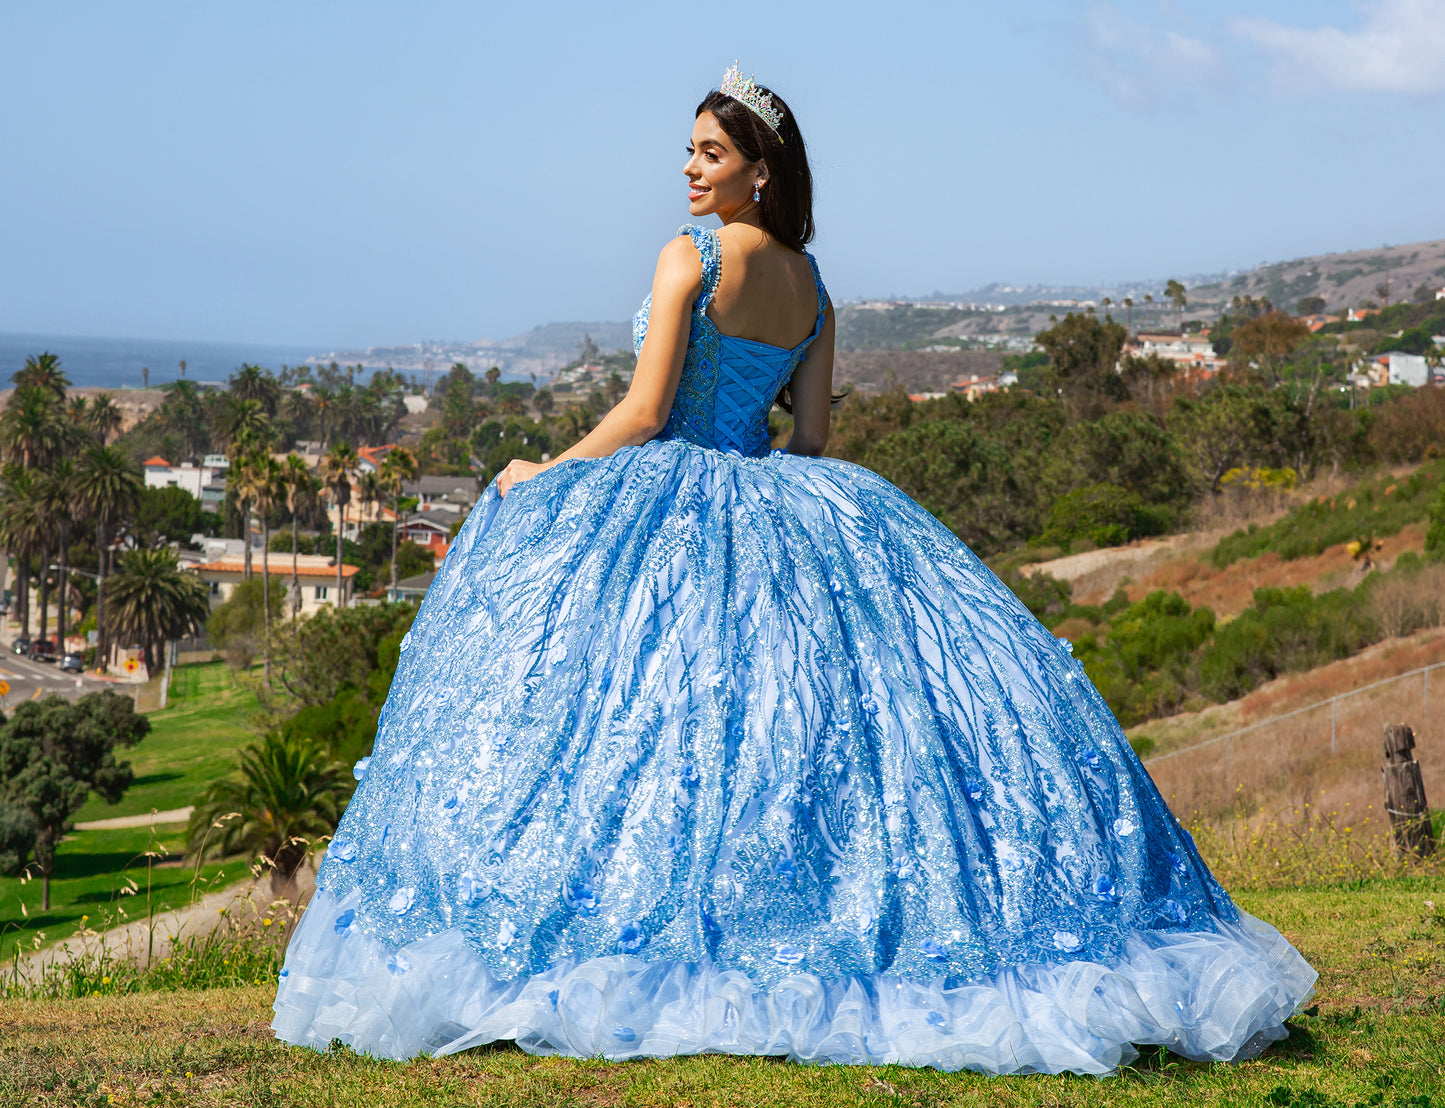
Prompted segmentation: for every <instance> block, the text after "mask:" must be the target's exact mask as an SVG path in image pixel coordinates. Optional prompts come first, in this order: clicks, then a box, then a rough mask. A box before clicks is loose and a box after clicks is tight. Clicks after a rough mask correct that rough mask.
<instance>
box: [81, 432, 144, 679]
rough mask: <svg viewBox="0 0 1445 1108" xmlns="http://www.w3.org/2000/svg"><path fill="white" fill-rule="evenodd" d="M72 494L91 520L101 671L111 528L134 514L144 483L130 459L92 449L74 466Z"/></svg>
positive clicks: (106, 644)
mask: <svg viewBox="0 0 1445 1108" xmlns="http://www.w3.org/2000/svg"><path fill="white" fill-rule="evenodd" d="M75 481H76V485H75V494H76V499H77V500H78V501H79V503H80V506H81V511H82V513H83V514H84V515H86V516H89V517H90V518H91V519H93V520H95V551H96V557H97V559H98V560H99V563H100V564H99V567H98V573H97V575H96V576H97V580H96V584H95V623H96V637H97V646H96V653H95V657H96V664H97V666H98V668H101V669H104V668H105V662H106V656H107V655H106V651H107V649H108V648H109V645H110V644H109V642H108V640H107V639H106V634H105V630H106V628H105V579H106V577H107V575H108V573H109V563H110V557H109V555H110V535H111V530H112V528H114V527H115V525H116V524H117V523H119V522H120V521H121V520H123V519H126V518H127V517H129V516H130V514H131V513H132V512H134V511H135V508H136V504H137V503H138V502H139V501H140V495H141V489H142V488H143V487H144V483H143V482H142V480H141V475H140V473H139V472H137V470H136V468H135V467H134V466H133V465H132V464H131V462H130V459H129V458H127V457H126V456H125V455H124V454H122V453H121V452H120V451H119V450H117V449H116V448H115V447H113V446H92V447H91V448H90V449H89V450H87V451H86V452H85V456H84V457H83V458H81V460H80V465H79V466H77V467H76V474H75Z"/></svg>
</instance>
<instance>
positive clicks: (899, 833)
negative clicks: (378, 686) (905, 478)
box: [273, 227, 1315, 1073]
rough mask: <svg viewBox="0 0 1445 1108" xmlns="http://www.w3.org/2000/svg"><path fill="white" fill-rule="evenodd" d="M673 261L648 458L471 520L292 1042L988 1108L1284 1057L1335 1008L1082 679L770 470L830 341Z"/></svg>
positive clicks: (407, 684) (839, 494) (1007, 622)
mask: <svg viewBox="0 0 1445 1108" xmlns="http://www.w3.org/2000/svg"><path fill="white" fill-rule="evenodd" d="M679 233H680V234H681V233H687V234H689V235H690V236H691V237H692V240H693V242H694V244H695V245H696V246H697V248H698V250H699V252H700V254H701V256H702V265H703V272H704V280H703V291H702V294H701V295H700V297H699V298H698V301H697V304H696V308H695V310H694V312H693V316H692V324H691V334H690V338H689V344H688V351H687V358H686V363H685V368H684V370H683V373H682V377H681V381H680V384H679V387H678V391H677V398H676V400H675V402H674V406H673V410H672V412H671V414H670V416H669V418H668V421H667V424H666V427H665V429H664V431H663V432H662V433H661V434H660V435H659V436H658V437H656V438H655V439H653V440H652V441H650V442H646V443H643V444H642V445H638V446H625V447H623V448H621V449H620V450H618V451H617V452H616V453H615V454H612V455H611V456H609V457H605V458H597V459H575V460H569V461H567V462H564V463H561V464H559V465H556V466H554V467H552V468H550V469H548V470H546V471H544V472H543V473H541V474H540V475H538V476H537V477H535V478H533V479H531V480H529V481H526V482H523V483H522V484H519V485H516V486H515V487H514V488H513V489H512V490H511V492H510V493H509V495H508V496H507V497H506V498H505V499H502V498H500V497H499V496H498V494H497V491H496V487H495V483H494V484H493V485H492V486H491V487H489V488H488V489H487V490H486V492H485V493H484V495H483V496H482V497H481V498H480V500H479V502H478V504H477V506H476V508H475V510H474V511H473V512H472V514H471V516H470V517H469V518H468V520H467V522H466V525H465V526H464V527H463V528H462V530H461V532H460V534H458V536H457V539H456V542H455V544H454V545H453V546H452V548H451V550H450V552H449V553H448V554H447V556H446V559H445V560H444V562H443V563H442V566H441V568H440V570H439V571H438V573H437V576H436V580H435V582H434V583H433V584H432V586H431V589H430V590H429V591H428V593H427V595H426V599H425V600H424V602H423V603H422V606H421V609H420V611H419V613H418V615H417V618H416V622H415V625H414V626H413V627H412V629H411V631H410V633H409V634H408V635H407V636H406V638H405V640H404V641H403V643H402V654H401V661H400V664H399V666H398V668H397V673H396V678H395V680H394V681H393V683H392V686H391V692H390V695H389V696H388V698H387V701H386V705H385V708H384V709H383V711H382V715H381V721H380V727H379V731H378V735H377V740H376V745H375V749H374V751H373V753H372V755H371V756H370V757H369V758H365V759H363V760H362V761H361V762H360V763H358V766H357V776H358V777H359V778H360V779H361V781H360V784H359V786H358V788H357V791H356V794H355V797H354V798H353V799H352V801H351V803H350V806H349V807H348V808H347V811H346V814H345V817H344V818H343V819H342V820H341V824H340V826H339V827H338V829H337V832H336V835H335V837H334V838H333V839H332V841H331V843H330V845H329V848H328V849H327V852H326V857H325V860H324V862H323V864H322V865H321V867H320V870H319V872H318V874H317V890H316V893H315V895H314V897H313V898H312V900H311V901H310V904H309V905H308V907H307V909H306V911H305V913H304V915H303V917H302V919H301V922H300V924H299V925H298V928H297V930H296V933H295V934H294V936H293V938H292V941H291V943H290V946H289V949H288V950H287V953H286V959H285V965H284V968H283V970H282V973H281V981H280V986H279V988H278V990H277V995H276V1003H275V1012H276V1018H275V1022H274V1024H273V1027H274V1028H275V1031H276V1034H277V1035H278V1036H279V1037H280V1038H281V1039H283V1040H286V1041H288V1042H291V1043H298V1044H305V1045H308V1046H312V1047H315V1048H318V1049H324V1048H325V1047H326V1046H327V1045H328V1044H329V1043H330V1042H331V1041H332V1040H333V1039H340V1040H341V1041H342V1042H344V1043H347V1044H349V1045H350V1046H351V1047H353V1048H354V1049H356V1050H358V1051H361V1052H364V1053H368V1054H372V1055H377V1056H382V1057H389V1058H406V1057H411V1056H413V1055H416V1054H418V1053H423V1052H425V1053H433V1054H444V1053H450V1052H455V1051H460V1050H464V1049H466V1048H468V1047H472V1046H476V1045H478V1044H481V1043H487V1042H491V1041H493V1040H498V1039H512V1040H515V1041H516V1043H517V1044H518V1045H519V1046H520V1047H522V1049H524V1050H527V1051H530V1052H533V1053H536V1054H551V1053H557V1054H566V1055H572V1056H579V1057H580V1056H598V1055H600V1056H603V1057H606V1058H614V1059H622V1058H634V1057H639V1056H651V1057H657V1056H666V1055H676V1054H691V1053H698V1052H724V1053H732V1054H768V1055H784V1056H787V1057H789V1058H793V1059H796V1060H799V1061H806V1062H847V1063H883V1062H899V1063H905V1064H911V1065H928V1066H936V1067H938V1068H940V1069H948V1070H953V1069H962V1068H968V1069H975V1070H981V1071H984V1072H988V1073H1008V1072H1037V1071H1042V1072H1049V1073H1053V1072H1059V1071H1064V1070H1072V1071H1076V1072H1087V1073H1106V1072H1109V1071H1111V1070H1113V1069H1115V1068H1116V1067H1118V1066H1119V1065H1120V1064H1121V1063H1126V1062H1128V1061H1129V1060H1131V1059H1132V1058H1134V1057H1135V1056H1136V1054H1137V1051H1136V1050H1135V1049H1134V1047H1133V1046H1132V1045H1131V1044H1163V1045H1165V1046H1167V1047H1169V1048H1170V1049H1172V1050H1174V1051H1176V1052H1178V1053H1180V1054H1182V1055H1184V1056H1186V1057H1188V1058H1194V1059H1238V1058H1243V1057H1249V1056H1252V1055H1254V1054H1257V1053H1258V1052H1259V1051H1260V1050H1262V1049H1263V1048H1264V1047H1265V1046H1266V1045H1267V1044H1268V1043H1270V1042H1271V1041H1274V1040H1277V1039H1280V1038H1283V1037H1284V1036H1285V1034H1286V1032H1285V1029H1284V1027H1283V1026H1282V1025H1283V1022H1284V1021H1285V1020H1286V1019H1288V1018H1289V1017H1290V1016H1291V1015H1292V1014H1294V1013H1295V1012H1296V1011H1298V1010H1299V1009H1300V1008H1301V1007H1302V1006H1303V1005H1304V1004H1305V1003H1306V1001H1307V1000H1308V998H1309V997H1310V995H1311V994H1312V992H1313V987H1314V981H1315V973H1314V971H1313V970H1312V969H1311V968H1310V967H1309V965H1308V964H1307V963H1306V962H1305V960H1304V959H1303V958H1302V957H1301V956H1300V955H1299V954H1298V953H1297V952H1296V951H1295V949H1294V948H1293V947H1292V946H1291V945H1290V944H1289V943H1288V942H1287V941H1286V940H1285V939H1284V938H1283V937H1282V936H1281V935H1280V934H1279V933H1278V932H1277V931H1276V930H1275V929H1274V928H1272V927H1270V926H1269V925H1268V924H1266V923H1264V922H1262V921H1260V920H1258V919H1255V918H1253V917H1251V916H1249V915H1248V914H1246V913H1244V912H1242V911H1240V910H1239V909H1238V908H1237V907H1235V905H1234V904H1233V903H1231V901H1230V898H1229V896H1228V895H1227V894H1226V893H1225V891H1224V890H1223V889H1222V888H1220V886H1219V885H1218V884H1216V882H1215V881H1214V879H1213V878H1212V876H1211V875H1210V873H1209V870H1208V869H1207V868H1206V866H1205V864H1204V863H1203V861H1201V859H1200V857H1199V854H1198V853H1197V852H1196V850H1195V848H1194V845H1193V843H1192V842H1191V840H1190V837H1189V835H1188V833H1187V832H1186V831H1185V830H1184V828H1183V827H1182V826H1181V825H1180V824H1179V822H1178V821H1177V820H1176V819H1175V818H1174V816H1173V815H1172V814H1171V813H1170V812H1169V809H1168V808H1167V807H1166V805H1165V803H1164V801H1163V799H1162V798H1161V797H1160V795H1159V792H1158V790H1157V789H1156V788H1155V786H1154V784H1153V782H1152V781H1151V780H1150V778H1149V775H1148V774H1147V772H1146V771H1145V770H1144V768H1143V766H1142V765H1140V763H1139V760H1138V758H1137V757H1136V756H1135V755H1134V753H1133V751H1132V750H1131V749H1130V747H1129V744H1128V742H1127V741H1126V739H1125V737H1124V735H1123V733H1122V732H1121V731H1120V729H1119V726H1118V723H1117V722H1116V721H1115V719H1114V717H1113V715H1112V714H1111V713H1110V711H1109V708H1108V706H1107V705H1106V704H1105V703H1104V701H1103V699H1102V698H1101V697H1100V696H1099V694H1098V692H1097V691H1095V689H1094V688H1093V686H1092V685H1091V684H1090V683H1089V681H1088V679H1087V678H1086V677H1085V675H1084V672H1083V669H1082V667H1081V666H1080V665H1079V663H1078V662H1076V661H1075V660H1074V659H1073V658H1072V657H1071V655H1070V653H1069V646H1068V644H1067V643H1064V642H1061V641H1059V640H1058V639H1056V638H1055V637H1054V636H1053V635H1051V634H1050V633H1049V632H1048V631H1047V630H1046V629H1045V628H1044V627H1042V626H1041V625H1040V624H1039V623H1038V621H1037V620H1035V619H1034V618H1033V616H1032V615H1030V613H1029V612H1028V610H1027V609H1026V608H1024V607H1023V605H1022V604H1020V603H1019V601H1018V600H1017V599H1015V597H1014V596H1013V594H1012V593H1010V592H1009V590H1008V589H1007V588H1006V587H1005V586H1004V585H1003V584H1002V583H1000V581H999V580H998V579H997V578H996V577H994V575H993V574H992V573H990V572H989V570H988V569H987V568H986V567H985V566H984V565H983V564H982V563H981V562H980V561H979V559H978V558H977V557H975V556H974V555H973V554H972V553H971V552H970V551H969V550H968V549H967V548H966V547H965V546H964V545H963V544H961V543H960V542H959V541H958V539H957V538H956V537H955V536H954V535H953V534H952V533H950V532H949V531H948V530H947V529H946V528H945V527H943V526H942V525H941V524H940V523H939V522H938V521H937V520H936V519H934V518H933V517H932V516H931V515H929V514H928V512H926V511H925V510H924V509H923V508H921V507H920V506H919V505H918V504H916V503H915V502H914V501H913V500H911V499H909V498H908V497H907V496H906V495H905V494H903V493H902V492H901V491H899V490H898V489H897V488H895V487H894V486H893V485H891V484H889V483H888V482H887V481H885V480H883V479H882V478H881V477H879V476H877V475H876V474H874V473H871V472H869V471H868V470H866V469H862V468H860V467H859V466H856V465H852V464H849V463H847V462H843V461H839V460H836V459H832V458H812V457H802V456H795V455H790V454H787V453H784V452H781V451H778V450H770V449H769V439H768V433H767V414H768V410H769V408H770V407H771V404H772V401H773V398H774V396H775V395H776V394H777V391H778V388H779V386H780V385H781V384H783V383H784V382H786V381H787V380H788V379H789V377H790V375H791V374H792V371H793V369H794V367H795V366H796V365H797V364H798V363H799V361H800V360H801V359H802V357H803V355H804V353H805V352H806V350H807V348H808V345H809V343H810V342H811V341H812V339H811V338H810V339H809V340H808V341H805V342H804V343H802V344H801V345H800V346H798V347H797V348H795V349H793V350H784V349H782V348H780V347H774V346H770V345H768V344H766V343H760V342H753V341H747V340H742V339H738V338H733V337H730V336H727V335H723V334H721V333H719V332H718V330H717V328H716V327H715V326H714V324H713V323H712V321H711V320H710V318H709V317H708V316H707V315H706V309H707V306H708V301H709V299H710V297H711V295H712V292H713V290H714V289H715V288H716V286H717V280H718V274H719V272H720V267H721V265H722V258H721V255H720V249H719V245H718V239H717V236H716V234H715V233H714V232H712V231H709V230H704V229H701V228H695V227H685V228H683V230H682V231H681V232H679ZM810 260H811V259H810ZM813 269H814V274H815V276H816V273H817V267H816V264H814V266H813ZM825 302H826V301H825V295H824V292H823V286H822V283H821V281H819V282H818V323H817V326H816V327H815V329H814V332H813V337H816V335H817V334H818V330H819V329H820V328H821V327H822V322H823V310H824V305H825ZM646 324H647V306H646V305H644V307H643V310H642V311H641V312H640V313H639V315H638V319H637V322H636V328H635V330H636V332H637V337H638V341H639V343H640V340H641V335H642V334H643V333H644V332H645V329H646Z"/></svg>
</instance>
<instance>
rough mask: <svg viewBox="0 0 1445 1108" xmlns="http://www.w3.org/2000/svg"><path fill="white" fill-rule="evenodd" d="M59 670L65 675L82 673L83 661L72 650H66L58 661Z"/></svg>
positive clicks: (83, 670) (83, 669)
mask: <svg viewBox="0 0 1445 1108" xmlns="http://www.w3.org/2000/svg"><path fill="white" fill-rule="evenodd" d="M60 668H61V670H62V672H65V673H84V672H85V659H84V658H82V657H81V656H80V655H79V654H77V653H76V652H75V651H73V650H67V651H66V652H65V656H64V657H62V658H61V659H60Z"/></svg>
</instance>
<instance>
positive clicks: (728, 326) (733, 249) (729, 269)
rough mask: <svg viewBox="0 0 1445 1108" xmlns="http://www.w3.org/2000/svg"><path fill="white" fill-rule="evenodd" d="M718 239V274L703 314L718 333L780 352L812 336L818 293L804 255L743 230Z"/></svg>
mask: <svg viewBox="0 0 1445 1108" xmlns="http://www.w3.org/2000/svg"><path fill="white" fill-rule="evenodd" d="M717 236H718V241H719V242H720V243H721V245H722V264H721V267H720V268H721V274H720V276H719V278H718V287H717V291H716V292H715V293H714V294H713V298H712V301H711V302H710V303H709V304H708V308H707V314H708V318H709V319H711V320H712V321H713V323H714V324H716V325H717V329H718V330H719V331H721V332H722V333H723V334H725V335H732V336H734V337H736V338H740V339H750V340H752V341H754V342H762V343H767V344H768V345H770V346H779V347H782V348H783V349H785V350H791V349H792V348H793V347H795V346H797V345H798V344H799V343H801V342H802V341H803V340H804V339H806V338H807V337H808V336H809V335H811V334H812V333H813V327H814V325H815V324H816V323H817V319H818V289H817V285H816V283H815V282H814V280H813V271H812V267H811V266H809V264H808V258H807V255H805V254H800V253H797V252H796V251H793V250H789V249H788V248H787V247H785V246H780V245H779V244H778V243H776V242H774V241H773V240H772V239H771V238H769V237H768V236H767V235H766V234H764V233H763V232H762V231H760V230H758V229H757V228H756V227H749V226H747V225H746V224H741V223H739V224H732V225H729V226H726V227H722V228H720V229H719V230H718V232H717Z"/></svg>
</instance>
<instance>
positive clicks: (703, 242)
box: [677, 223, 816, 312]
mask: <svg viewBox="0 0 1445 1108" xmlns="http://www.w3.org/2000/svg"><path fill="white" fill-rule="evenodd" d="M677 233H678V234H679V235H687V236H689V237H690V238H691V239H692V244H693V245H694V246H696V247H697V252H698V253H699V254H701V255H702V295H701V296H699V297H698V298H697V304H696V305H695V306H694V309H693V310H694V311H699V312H705V311H707V306H708V304H709V302H711V300H712V294H713V293H715V292H716V291H717V282H718V278H719V277H721V276H722V243H720V242H719V241H718V237H717V232H716V231H715V230H713V229H712V228H711V227H698V226H697V225H695V224H692V223H684V224H683V225H682V226H681V227H679V228H678V230H677ZM815 272H816V271H815Z"/></svg>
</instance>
